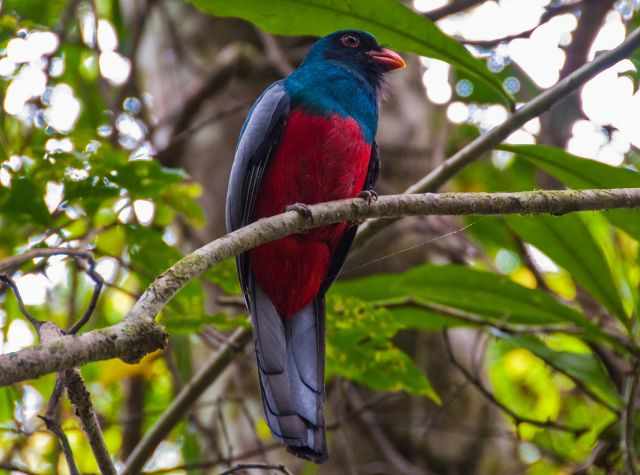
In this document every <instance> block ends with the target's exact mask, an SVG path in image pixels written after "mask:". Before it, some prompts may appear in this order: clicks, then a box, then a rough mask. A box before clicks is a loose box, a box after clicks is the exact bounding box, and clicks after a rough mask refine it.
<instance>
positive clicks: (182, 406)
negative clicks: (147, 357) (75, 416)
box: [121, 251, 251, 475]
mask: <svg viewBox="0 0 640 475" xmlns="http://www.w3.org/2000/svg"><path fill="white" fill-rule="evenodd" d="M196 252H197V251H196ZM174 267H175V266H174ZM250 339H251V330H250V329H248V328H241V329H239V330H236V332H235V333H234V334H233V335H232V336H231V338H230V339H229V341H228V342H227V344H226V345H225V346H224V347H222V348H221V349H220V350H219V351H218V352H217V353H215V354H214V355H213V356H212V357H211V358H210V359H209V361H207V362H205V364H204V365H203V366H202V368H201V369H200V370H199V371H198V373H196V375H195V376H194V377H193V378H192V379H191V381H189V382H188V383H187V384H186V385H185V386H184V387H183V388H182V390H181V391H180V393H179V394H178V395H177V396H176V397H175V399H174V400H173V402H172V403H171V405H170V406H169V407H168V408H167V410H166V411H165V412H164V413H163V414H162V416H160V418H159V419H158V420H157V422H156V423H155V424H154V426H153V427H152V428H151V429H150V430H149V431H148V432H147V433H146V434H145V436H144V438H143V439H142V440H141V441H140V443H139V444H138V445H137V446H136V448H135V449H134V451H133V453H132V454H131V456H130V457H129V458H128V459H127V463H126V465H125V467H124V469H123V470H122V472H121V475H134V474H137V473H140V472H141V471H142V468H143V466H144V464H145V463H146V462H147V460H148V459H149V458H150V457H151V456H152V455H153V452H154V451H155V449H156V447H158V444H160V442H162V440H163V439H164V438H165V437H166V436H167V435H168V434H169V432H171V429H173V427H175V425H176V424H178V423H179V422H180V421H181V420H182V417H183V416H184V415H185V413H186V412H187V411H189V410H190V409H191V407H192V406H193V403H195V402H196V400H197V399H198V398H199V397H200V395H201V394H202V393H203V392H204V391H205V390H206V389H207V388H208V387H209V386H210V385H211V384H212V383H213V382H214V381H215V380H216V379H217V378H218V376H220V375H221V374H222V372H223V371H224V370H225V369H226V368H227V366H228V365H229V363H231V361H233V359H234V357H235V355H236V354H237V353H238V352H239V351H242V350H243V349H244V347H245V346H246V344H247V343H249V340H250Z"/></svg>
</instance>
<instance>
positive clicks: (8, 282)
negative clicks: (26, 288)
mask: <svg viewBox="0 0 640 475" xmlns="http://www.w3.org/2000/svg"><path fill="white" fill-rule="evenodd" d="M0 284H4V285H5V286H6V287H8V288H10V289H11V290H12V291H13V295H15V297H16V300H17V301H18V308H20V312H22V315H24V316H25V318H26V319H27V320H29V322H31V325H33V328H35V329H36V331H37V330H38V329H39V328H40V326H41V325H42V321H40V320H38V319H37V318H36V317H34V316H33V315H31V313H29V311H28V310H27V307H25V305H24V301H23V300H22V295H20V291H19V290H18V286H17V285H16V283H15V282H14V281H13V279H12V278H11V277H9V276H8V275H6V274H0Z"/></svg>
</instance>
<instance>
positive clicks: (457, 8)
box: [424, 0, 487, 21]
mask: <svg viewBox="0 0 640 475" xmlns="http://www.w3.org/2000/svg"><path fill="white" fill-rule="evenodd" d="M486 1H487V0H453V1H452V2H450V3H449V4H447V5H445V6H443V7H440V8H436V9H435V10H431V11H429V12H427V13H425V14H424V16H426V17H427V18H429V19H430V20H431V21H438V20H441V19H442V18H444V17H447V16H450V15H455V14H456V13H461V12H463V11H465V10H469V9H471V8H473V7H476V6H478V5H480V4H481V3H484V2H486Z"/></svg>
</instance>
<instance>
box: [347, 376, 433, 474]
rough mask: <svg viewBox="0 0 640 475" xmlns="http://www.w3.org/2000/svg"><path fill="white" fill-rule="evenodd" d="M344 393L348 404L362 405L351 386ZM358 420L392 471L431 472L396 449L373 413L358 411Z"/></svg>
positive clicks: (404, 472) (405, 472)
mask: <svg viewBox="0 0 640 475" xmlns="http://www.w3.org/2000/svg"><path fill="white" fill-rule="evenodd" d="M346 395H347V399H348V401H349V405H351V406H352V407H363V405H364V402H363V401H362V399H361V398H360V396H359V395H358V393H357V392H356V391H355V390H354V389H353V388H351V390H349V389H347V391H346ZM358 420H359V421H360V422H361V423H362V427H363V429H364V430H365V432H366V433H367V434H368V435H369V436H370V437H371V440H372V441H373V443H374V445H375V446H376V447H377V448H378V450H379V451H380V454H381V455H382V456H383V457H384V458H385V459H386V460H387V461H388V462H389V464H391V465H392V466H393V468H394V470H393V473H398V474H403V475H412V474H415V473H425V474H430V473H431V472H430V471H425V470H422V469H420V468H419V467H416V466H415V465H414V464H413V463H411V461H409V460H407V459H406V458H405V456H404V455H402V454H401V453H400V452H399V451H398V449H397V448H396V447H395V446H394V444H393V442H392V441H391V440H389V437H388V435H387V434H386V433H385V431H384V430H383V429H382V428H381V427H380V425H379V424H378V421H377V420H376V417H375V415H374V414H372V413H371V412H367V411H364V412H360V413H359V414H358Z"/></svg>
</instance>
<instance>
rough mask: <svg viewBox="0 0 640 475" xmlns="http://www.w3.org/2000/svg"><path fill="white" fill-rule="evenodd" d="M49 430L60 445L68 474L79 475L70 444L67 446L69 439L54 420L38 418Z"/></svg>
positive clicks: (44, 417)
mask: <svg viewBox="0 0 640 475" xmlns="http://www.w3.org/2000/svg"><path fill="white" fill-rule="evenodd" d="M40 419H42V420H43V421H44V423H45V425H46V426H47V429H49V430H50V431H51V432H52V433H53V434H54V435H55V436H56V437H57V439H58V443H59V444H60V449H61V450H62V453H63V454H64V458H65V460H66V461H67V466H68V467H69V473H70V474H71V475H80V471H79V470H78V466H77V465H76V461H75V459H74V458H73V452H72V450H71V444H69V439H68V438H67V435H66V434H65V433H64V431H63V430H62V428H61V427H60V425H59V424H58V421H56V419H55V418H52V417H48V416H47V415H45V416H40Z"/></svg>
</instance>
